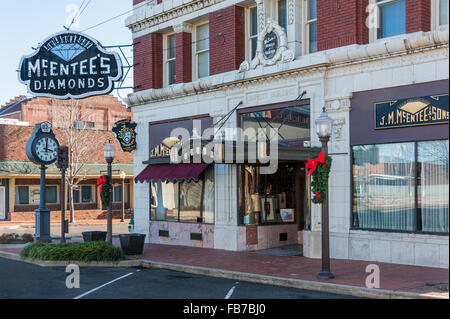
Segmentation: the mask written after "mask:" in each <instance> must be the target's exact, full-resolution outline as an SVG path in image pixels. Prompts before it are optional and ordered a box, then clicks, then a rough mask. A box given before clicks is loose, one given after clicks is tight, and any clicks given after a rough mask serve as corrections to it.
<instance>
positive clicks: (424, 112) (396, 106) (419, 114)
mask: <svg viewBox="0 0 450 319" xmlns="http://www.w3.org/2000/svg"><path fill="white" fill-rule="evenodd" d="M448 113H449V106H448V94H441V95H430V96H422V97H415V98H409V99H400V100H396V101H387V102H381V103H375V129H385V128H396V127H407V126H417V125H431V124H446V123H448V122H449V114H448Z"/></svg>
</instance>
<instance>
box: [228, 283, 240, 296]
mask: <svg viewBox="0 0 450 319" xmlns="http://www.w3.org/2000/svg"><path fill="white" fill-rule="evenodd" d="M238 284H239V282H236V285H234V286H233V287H232V288H231V289H230V291H228V293H227V295H226V296H225V299H230V297H231V295H232V294H233V292H234V289H236V286H237V285H238Z"/></svg>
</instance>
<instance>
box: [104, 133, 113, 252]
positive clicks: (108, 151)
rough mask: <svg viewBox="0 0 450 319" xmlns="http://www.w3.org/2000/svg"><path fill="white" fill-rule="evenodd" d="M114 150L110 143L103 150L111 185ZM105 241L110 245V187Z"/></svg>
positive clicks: (110, 189) (110, 188)
mask: <svg viewBox="0 0 450 319" xmlns="http://www.w3.org/2000/svg"><path fill="white" fill-rule="evenodd" d="M115 152H116V150H115V149H114V146H112V144H111V141H108V144H106V146H105V147H104V148H103V153H104V156H105V160H106V163H108V177H109V181H110V183H111V184H112V165H111V164H112V162H113V161H114V155H115ZM106 241H107V242H109V243H110V244H112V187H109V200H108V215H107V222H106Z"/></svg>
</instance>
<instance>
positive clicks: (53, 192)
mask: <svg viewBox="0 0 450 319" xmlns="http://www.w3.org/2000/svg"><path fill="white" fill-rule="evenodd" d="M45 202H46V203H47V204H56V203H58V188H57V187H56V186H46V187H45Z"/></svg>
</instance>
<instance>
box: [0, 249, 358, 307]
mask: <svg viewBox="0 0 450 319" xmlns="http://www.w3.org/2000/svg"><path fill="white" fill-rule="evenodd" d="M0 269H1V271H0V299H75V298H76V299H129V298H131V299H348V298H350V297H349V296H343V295H335V294H328V293H322V292H315V291H307V290H301V289H295V288H286V287H278V286H271V285H263V284H254V283H247V282H236V281H234V280H229V279H223V278H214V277H208V276H201V275H193V274H186V273H181V272H175V271H169V270H162V269H136V268H103V267H86V268H80V269H79V271H80V277H79V279H80V280H79V283H80V287H79V288H67V287H66V279H67V277H68V276H71V275H73V273H72V272H66V268H65V267H41V266H38V265H33V264H28V263H24V262H19V261H13V260H8V259H5V258H0ZM69 282H72V283H73V282H74V281H70V280H69Z"/></svg>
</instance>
